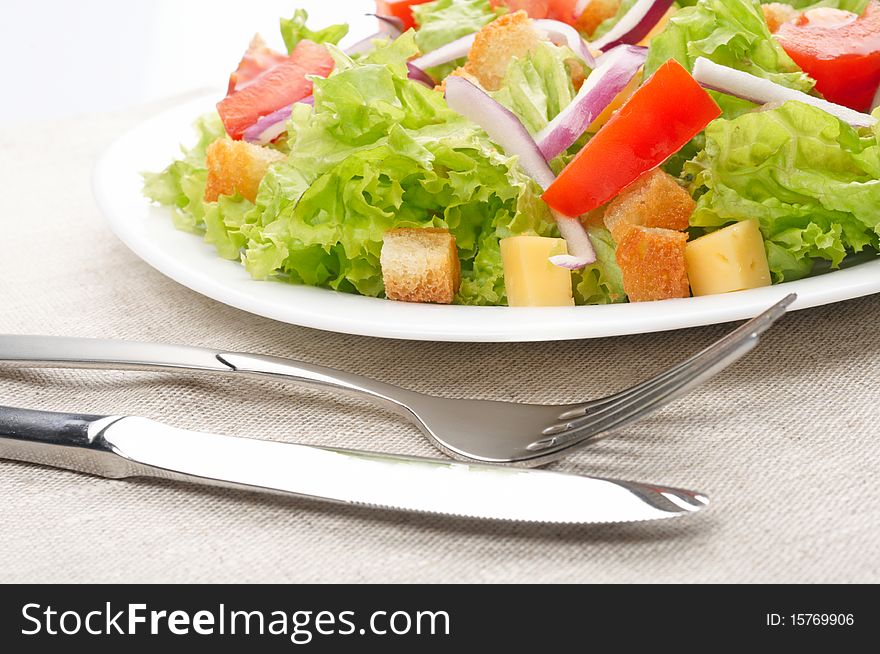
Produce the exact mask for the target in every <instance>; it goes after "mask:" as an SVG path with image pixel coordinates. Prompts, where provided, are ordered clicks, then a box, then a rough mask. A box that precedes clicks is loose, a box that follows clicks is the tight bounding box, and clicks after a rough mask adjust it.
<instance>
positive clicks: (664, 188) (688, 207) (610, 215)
mask: <svg viewBox="0 0 880 654" xmlns="http://www.w3.org/2000/svg"><path fill="white" fill-rule="evenodd" d="M696 206H697V205H696V202H694V200H693V198H691V196H690V194H688V192H687V191H685V190H684V189H683V188H682V187H681V186H679V185H678V183H677V182H676V181H675V179H673V178H672V177H671V176H670V175H667V174H666V173H664V172H663V171H662V170H660V169H659V168H657V169H655V170H652V171H651V172H649V173H647V174H645V175H642V176H641V177H640V178H639V179H637V180H636V181H635V182H633V183H632V184H630V185H629V186H627V187H626V188H625V189H623V190H622V191H621V192H620V195H618V196H617V197H616V198H615V199H614V200H612V201H611V203H610V204H609V205H608V208H607V209H606V210H605V226H606V227H607V228H608V231H610V232H611V235H612V236H613V237H614V240H615V241H617V242H618V243H620V242H622V241H623V240H624V239H625V238H626V235H627V233H628V232H629V230H630V229H632V228H633V227H637V226H640V227H659V228H662V229H674V230H678V231H681V230H685V229H687V228H688V226H689V225H690V220H691V214H693V213H694V209H695V208H696Z"/></svg>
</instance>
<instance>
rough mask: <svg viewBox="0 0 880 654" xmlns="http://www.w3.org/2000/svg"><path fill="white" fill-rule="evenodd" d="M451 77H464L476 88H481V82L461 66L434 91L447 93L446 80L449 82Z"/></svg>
mask: <svg viewBox="0 0 880 654" xmlns="http://www.w3.org/2000/svg"><path fill="white" fill-rule="evenodd" d="M450 77H463V78H465V79H466V80H467V81H468V82H470V83H471V84H473V85H474V86H476V87H479V86H481V84H480V80H478V79H477V78H476V77H474V76H473V75H471V74H470V73H469V72H467V71H466V70H465V69H464V67H463V66H459V67H458V68H456V69H455V70H453V71H452V72H451V73H449V75H448V76H447V77H445V78H444V79H443V81H442V82H440V84H438V85H437V86H436V87H434V90H435V91H440V93H446V80H448V79H449V78H450Z"/></svg>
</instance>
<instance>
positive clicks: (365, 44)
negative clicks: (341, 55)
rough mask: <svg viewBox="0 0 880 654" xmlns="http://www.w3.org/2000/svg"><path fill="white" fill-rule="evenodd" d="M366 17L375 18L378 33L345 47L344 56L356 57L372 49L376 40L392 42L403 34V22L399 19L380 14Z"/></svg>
mask: <svg viewBox="0 0 880 654" xmlns="http://www.w3.org/2000/svg"><path fill="white" fill-rule="evenodd" d="M367 16H375V17H376V18H377V19H378V20H379V31H378V32H376V33H375V34H371V35H370V36H368V37H367V38H365V39H361V40H360V41H358V42H357V43H355V44H354V45H351V46H349V47H347V48H346V49H345V54H347V55H356V54H363V53H365V52H370V51H371V50H372V49H373V41H375V40H376V39H386V38H390V39H391V40H394V39H396V38H397V37H398V36H400V35H401V34H403V28H404V25H403V21H402V20H400V19H399V18H395V17H394V16H383V15H382V14H367Z"/></svg>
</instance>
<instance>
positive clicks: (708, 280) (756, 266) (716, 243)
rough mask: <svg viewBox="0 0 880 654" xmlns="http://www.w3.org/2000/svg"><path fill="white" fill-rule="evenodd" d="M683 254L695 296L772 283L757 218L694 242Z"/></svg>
mask: <svg viewBox="0 0 880 654" xmlns="http://www.w3.org/2000/svg"><path fill="white" fill-rule="evenodd" d="M684 257H685V262H686V263H687V271H688V279H690V282H691V289H692V290H693V292H694V295H714V294H716V293H730V292H731V291H743V290H745V289H748V288H759V287H761V286H770V266H769V265H768V264H767V251H766V250H765V249H764V237H763V236H762V235H761V229H760V228H759V227H758V221H757V220H744V221H742V222H738V223H736V224H733V225H730V226H728V227H725V228H724V229H719V230H718V231H717V232H712V233H711V234H706V235H705V236H701V237H700V238H698V239H695V240H693V241H691V242H690V243H688V244H687V248H686V249H685V253H684Z"/></svg>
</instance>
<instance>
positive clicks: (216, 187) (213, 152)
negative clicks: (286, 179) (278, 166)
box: [205, 139, 284, 202]
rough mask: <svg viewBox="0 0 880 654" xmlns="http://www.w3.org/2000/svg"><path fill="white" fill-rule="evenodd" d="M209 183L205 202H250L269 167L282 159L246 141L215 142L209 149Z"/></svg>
mask: <svg viewBox="0 0 880 654" xmlns="http://www.w3.org/2000/svg"><path fill="white" fill-rule="evenodd" d="M207 154H208V158H207V165H208V183H207V185H206V186H205V201H206V202H214V201H216V200H217V198H218V197H220V196H221V195H235V192H236V191H238V192H239V193H240V194H241V196H242V197H243V198H247V199H248V200H250V201H251V202H253V201H254V200H255V199H256V197H257V189H259V188H260V182H261V181H262V180H263V177H264V176H265V175H266V171H267V170H268V169H269V165H270V164H273V163H275V162H276V161H281V160H282V159H284V155H283V154H281V153H280V152H277V151H275V150H272V149H270V148H264V147H260V146H259V145H253V144H252V143H247V142H245V141H231V140H229V139H218V140H217V141H214V142H213V143H212V144H211V145H209V146H208V150H207Z"/></svg>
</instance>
